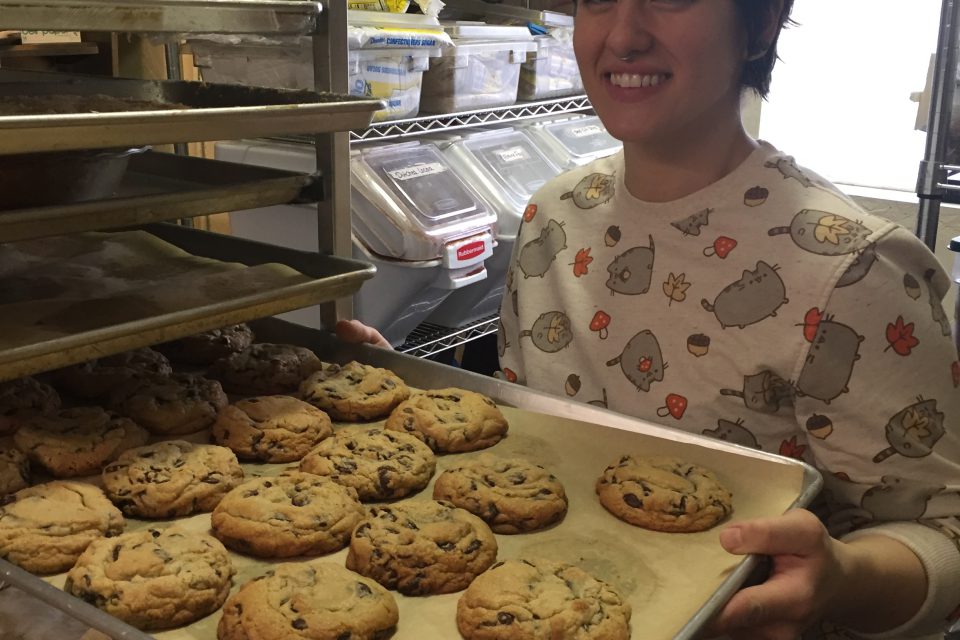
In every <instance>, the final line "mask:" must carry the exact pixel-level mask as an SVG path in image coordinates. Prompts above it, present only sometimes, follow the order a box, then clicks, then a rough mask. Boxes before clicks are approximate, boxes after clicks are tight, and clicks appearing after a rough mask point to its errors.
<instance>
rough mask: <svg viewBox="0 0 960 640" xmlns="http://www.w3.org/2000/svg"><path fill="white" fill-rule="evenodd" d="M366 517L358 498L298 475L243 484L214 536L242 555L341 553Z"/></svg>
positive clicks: (216, 516) (216, 515)
mask: <svg viewBox="0 0 960 640" xmlns="http://www.w3.org/2000/svg"><path fill="white" fill-rule="evenodd" d="M365 516H366V512H365V511H364V509H363V505H362V504H360V501H359V500H358V499H357V492H356V491H354V490H353V489H351V488H350V487H345V486H343V485H340V484H337V483H336V482H334V481H333V480H331V479H329V478H324V477H321V476H315V475H313V474H310V473H302V472H299V471H294V472H290V473H287V474H284V475H281V476H277V477H272V478H257V479H255V480H249V481H247V482H244V483H243V484H241V485H240V486H239V487H237V488H236V489H234V490H233V491H231V492H230V493H228V494H227V495H226V496H224V498H223V500H221V501H220V504H218V505H217V508H216V509H214V510H213V514H212V515H211V516H210V520H211V523H212V526H213V535H215V536H216V537H217V538H219V539H220V540H221V541H222V542H223V543H224V544H225V545H227V546H228V547H230V548H231V549H233V550H234V551H238V552H240V553H245V554H249V555H252V556H257V557H260V558H292V557H293V556H305V555H318V554H322V553H331V552H333V551H338V550H340V549H342V548H344V547H345V546H347V542H349V540H350V532H351V531H353V527H354V526H355V525H356V524H357V523H358V522H360V521H361V520H362V519H363V518H364V517H365Z"/></svg>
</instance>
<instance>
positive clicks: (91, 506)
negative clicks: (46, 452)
mask: <svg viewBox="0 0 960 640" xmlns="http://www.w3.org/2000/svg"><path fill="white" fill-rule="evenodd" d="M123 524H124V523H123V515H122V514H121V513H120V511H119V510H118V509H117V508H116V507H115V506H113V505H112V504H110V501H109V500H107V497H106V496H105V495H103V491H101V490H100V489H98V488H97V487H95V486H93V485H90V484H86V483H82V482H71V481H68V480H56V481H54V482H48V483H46V484H38V485H35V486H33V487H28V488H26V489H21V490H20V491H17V492H16V493H12V494H10V495H7V496H5V497H3V498H2V499H0V557H2V558H4V559H5V560H9V561H10V562H12V563H14V564H16V565H19V566H21V567H23V568H24V569H26V570H27V571H29V572H31V573H37V574H51V573H60V572H61V571H66V570H67V569H69V568H70V567H72V566H73V563H74V562H76V561H77V558H79V557H80V554H81V553H83V550H84V549H86V548H87V545H89V544H90V543H91V542H92V541H93V540H96V539H97V538H99V537H101V536H115V535H117V534H119V533H120V532H121V531H123Z"/></svg>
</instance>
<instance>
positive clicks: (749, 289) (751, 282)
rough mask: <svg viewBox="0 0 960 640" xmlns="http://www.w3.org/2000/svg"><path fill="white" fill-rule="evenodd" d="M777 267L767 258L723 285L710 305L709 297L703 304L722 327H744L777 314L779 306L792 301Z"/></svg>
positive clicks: (701, 303) (702, 301)
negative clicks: (733, 280) (771, 264)
mask: <svg viewBox="0 0 960 640" xmlns="http://www.w3.org/2000/svg"><path fill="white" fill-rule="evenodd" d="M786 293H787V292H786V288H785V287H784V284H783V280H781V279H780V276H779V275H777V267H776V266H773V267H771V266H770V265H768V264H767V263H766V262H764V261H762V260H761V261H760V262H758V263H757V268H756V269H754V270H753V271H749V270H748V271H744V272H743V275H742V276H741V277H740V279H739V280H737V281H736V282H731V283H730V284H729V285H727V286H726V287H724V289H723V291H721V292H720V293H719V295H717V297H716V299H715V300H714V301H713V304H711V303H710V302H709V301H708V300H707V299H706V298H704V299H703V300H701V301H700V305H701V306H702V307H703V308H704V309H706V310H707V311H709V312H710V313H712V314H714V315H715V316H716V317H717V320H719V321H720V326H721V327H723V328H724V329H726V328H727V327H739V328H741V329H743V328H744V327H746V326H748V325H751V324H754V323H757V322H760V321H761V320H764V319H766V318H769V317H772V316H776V315H777V309H779V308H780V307H781V306H782V305H784V304H786V303H788V302H790V300H789V299H788V298H787V296H786Z"/></svg>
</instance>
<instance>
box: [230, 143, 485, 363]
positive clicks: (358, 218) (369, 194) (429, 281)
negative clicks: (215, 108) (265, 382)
mask: <svg viewBox="0 0 960 640" xmlns="http://www.w3.org/2000/svg"><path fill="white" fill-rule="evenodd" d="M393 146H395V147H403V148H404V149H405V151H404V152H403V153H400V152H399V150H398V153H395V154H393V156H394V159H397V157H400V156H405V157H406V158H407V160H408V162H407V163H406V166H404V165H403V164H402V163H401V164H400V165H399V167H398V166H397V165H392V164H390V157H391V154H390V153H389V152H386V153H383V152H381V153H379V154H378V153H376V150H373V153H372V155H373V156H374V159H373V160H372V161H371V164H370V165H368V164H367V163H366V161H365V159H364V156H365V155H367V154H369V153H370V152H367V154H359V153H355V154H354V155H353V158H352V165H353V167H355V168H356V169H357V170H358V172H359V173H360V176H359V177H358V175H357V174H354V180H353V182H354V187H358V186H359V189H357V190H355V191H354V194H353V205H354V209H353V214H354V215H353V222H354V225H355V229H354V238H353V255H354V257H356V258H358V259H360V260H365V261H367V262H370V263H372V264H374V265H375V266H376V267H377V275H376V276H375V277H374V278H373V279H371V280H368V281H367V282H365V283H364V284H363V286H362V287H361V288H360V291H359V292H357V294H356V295H355V296H354V315H355V317H357V318H358V319H360V320H361V321H363V322H365V323H366V324H369V325H370V326H373V327H376V328H377V329H378V330H379V331H380V332H381V333H382V334H383V335H384V337H386V338H387V340H389V341H390V342H391V343H392V344H394V345H399V344H401V343H402V342H403V341H404V340H405V339H406V337H407V336H408V335H409V334H410V332H411V331H412V330H413V329H414V328H416V326H417V325H418V324H420V323H421V322H423V320H425V319H426V317H427V316H428V315H430V313H431V312H432V311H433V309H434V308H436V307H437V305H439V304H440V303H441V302H443V301H444V299H446V298H447V296H449V295H450V293H451V292H453V291H455V290H457V289H460V288H469V287H471V286H476V283H479V282H481V281H482V280H483V279H484V278H485V277H486V269H485V268H484V261H485V260H486V259H488V258H489V257H490V256H491V255H492V252H493V235H492V230H491V227H490V225H491V224H493V223H495V221H496V217H495V216H494V215H493V214H492V213H489V212H488V211H487V208H486V203H483V202H481V201H480V198H479V196H473V197H474V198H475V200H476V201H475V202H474V203H473V204H472V205H470V204H469V203H467V206H466V207H459V206H454V207H451V206H444V202H443V200H444V199H443V198H438V197H431V196H430V195H429V193H428V191H429V189H428V188H426V187H425V186H423V184H425V183H422V184H421V185H420V186H414V185H413V184H412V183H411V184H410V185H409V186H407V185H406V184H404V185H402V186H401V187H400V188H399V191H401V192H403V193H406V194H408V195H410V196H411V197H410V199H409V200H408V201H406V202H403V203H396V202H394V198H400V199H403V198H405V196H403V195H399V194H398V192H397V191H394V189H393V187H391V186H390V183H391V182H392V181H393V180H394V179H396V180H398V181H399V182H401V183H404V182H405V181H404V180H403V177H404V176H405V175H406V174H403V173H398V172H401V171H403V169H409V168H410V167H411V166H417V162H416V160H425V159H426V160H429V161H430V162H429V163H427V164H430V163H432V162H433V160H439V162H444V161H443V158H442V157H440V155H439V154H438V153H436V150H435V149H433V148H432V147H428V151H427V154H426V155H423V154H419V153H417V147H419V146H420V145H419V144H418V143H412V144H411V143H408V144H401V145H393ZM430 151H433V153H434V154H435V155H432V154H431V153H430ZM377 156H379V157H377ZM216 157H217V158H218V159H221V160H227V161H231V162H241V163H245V164H254V165H259V166H268V167H275V168H278V169H287V170H293V171H304V172H308V171H313V170H314V168H315V167H316V155H315V152H314V149H313V147H312V146H310V145H293V144H281V143H269V142H263V141H238V142H218V143H217V144H216ZM420 166H423V165H422V164H421V165H420ZM444 166H446V165H445V163H444ZM381 170H383V171H386V172H390V171H393V172H395V173H396V176H395V177H388V178H386V179H381V177H380V176H381V175H382V174H381V173H380V171H381ZM424 171H426V172H427V174H426V179H427V180H428V181H430V182H432V183H433V184H435V185H437V188H449V186H450V182H447V181H446V180H439V179H438V178H437V177H436V176H437V175H438V174H437V173H435V172H434V173H430V171H432V169H424ZM444 172H448V170H445V171H443V172H440V173H444ZM388 176H389V173H388ZM359 180H363V181H364V184H363V185H358V181H359ZM411 180H412V181H414V182H416V181H417V180H418V178H417V177H411V178H407V181H411ZM469 193H471V194H472V191H470V192H469ZM465 201H466V198H464V199H462V201H461V202H460V203H458V205H462V204H464V202H465ZM416 202H420V203H421V204H424V203H429V202H433V203H435V204H436V206H437V207H438V208H437V209H436V210H433V211H432V212H431V211H429V210H428V211H426V212H421V213H423V214H424V215H422V216H418V215H417V214H416V213H414V212H413V211H412V210H411V207H413V208H415V204H413V203H416ZM424 206H426V205H425V204H424ZM457 208H462V209H464V210H463V211H461V212H460V214H459V216H463V217H465V218H466V219H467V220H466V221H465V220H463V219H461V218H460V217H459V216H458V214H457V213H455V209H457ZM383 210H388V211H387V212H384V211H383ZM398 212H399V214H400V215H408V214H409V215H412V216H413V218H412V219H409V220H406V221H404V220H396V219H395V218H391V220H392V221H391V222H385V221H383V220H380V219H379V218H384V217H386V216H391V215H394V216H395V215H398ZM438 212H439V213H440V214H441V215H432V216H431V215H427V214H428V213H438ZM230 224H231V228H232V231H233V233H234V234H235V235H238V236H241V237H245V238H252V239H257V240H260V241H262V242H267V243H272V244H277V245H281V246H288V247H294V248H298V249H303V250H309V251H316V250H317V247H318V240H317V238H318V224H317V210H316V207H314V206H312V205H281V206H274V207H265V208H262V209H254V210H249V211H239V212H233V213H231V215H230ZM374 230H375V231H376V235H374V236H373V237H375V238H377V240H376V242H377V243H378V244H379V249H380V250H381V251H390V250H394V249H398V250H401V251H402V250H403V248H404V247H406V246H416V247H417V249H416V252H417V253H418V254H419V255H423V256H429V257H428V258H426V259H420V260H417V259H414V260H410V259H399V258H397V257H394V256H390V255H383V254H380V253H378V251H376V250H374V249H373V248H371V247H370V246H369V245H368V244H367V243H366V242H365V239H369V238H370V237H371V236H372V231H374ZM405 236H411V237H412V238H413V239H412V240H411V239H407V238H406V237H405ZM282 317H283V318H284V319H287V320H289V321H291V322H295V323H298V324H303V325H306V326H310V327H315V328H320V327H321V322H320V313H319V310H318V309H317V308H316V307H313V308H309V309H300V310H297V311H293V312H290V313H287V314H284V315H283V316H282Z"/></svg>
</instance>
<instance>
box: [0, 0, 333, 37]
mask: <svg viewBox="0 0 960 640" xmlns="http://www.w3.org/2000/svg"><path fill="white" fill-rule="evenodd" d="M323 9H324V6H323V4H322V3H321V2H303V1H300V0H0V28H12V29H38V30H51V31H150V32H173V33H272V34H288V35H296V34H309V33H314V32H315V31H316V30H317V22H318V18H319V16H320V13H321V12H322V11H323Z"/></svg>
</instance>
